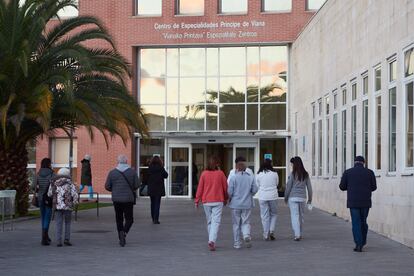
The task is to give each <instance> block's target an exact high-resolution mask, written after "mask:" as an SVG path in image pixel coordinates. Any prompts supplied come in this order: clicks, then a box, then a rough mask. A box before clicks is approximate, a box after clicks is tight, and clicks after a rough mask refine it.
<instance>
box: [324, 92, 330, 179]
mask: <svg viewBox="0 0 414 276" xmlns="http://www.w3.org/2000/svg"><path fill="white" fill-rule="evenodd" d="M329 108H330V106H329V96H326V97H325V143H324V148H325V172H326V175H329V172H330V171H329V164H330V163H329V161H330V160H329V149H330V128H329V122H330V121H329V111H330V110H329Z"/></svg>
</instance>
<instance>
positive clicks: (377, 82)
mask: <svg viewBox="0 0 414 276" xmlns="http://www.w3.org/2000/svg"><path fill="white" fill-rule="evenodd" d="M374 73H375V91H380V90H381V67H378V68H375V70H374Z"/></svg>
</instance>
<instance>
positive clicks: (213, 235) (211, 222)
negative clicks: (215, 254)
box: [203, 202, 223, 243]
mask: <svg viewBox="0 0 414 276" xmlns="http://www.w3.org/2000/svg"><path fill="white" fill-rule="evenodd" d="M203 207H204V212H205V213H206V220H207V232H208V241H209V242H211V241H212V242H214V243H216V241H217V234H218V231H219V228H220V223H221V214H222V212H223V202H213V203H207V204H204V205H203Z"/></svg>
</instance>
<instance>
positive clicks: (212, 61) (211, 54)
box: [207, 48, 219, 77]
mask: <svg viewBox="0 0 414 276" xmlns="http://www.w3.org/2000/svg"><path fill="white" fill-rule="evenodd" d="M218 51H219V49H218V48H207V76H215V77H217V76H218V75H219V71H218V68H219V55H218Z"/></svg>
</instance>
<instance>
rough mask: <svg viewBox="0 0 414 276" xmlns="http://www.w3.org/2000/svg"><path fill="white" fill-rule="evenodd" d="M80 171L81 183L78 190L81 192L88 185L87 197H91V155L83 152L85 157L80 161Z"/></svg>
mask: <svg viewBox="0 0 414 276" xmlns="http://www.w3.org/2000/svg"><path fill="white" fill-rule="evenodd" d="M81 163H82V171H81V185H80V189H79V192H80V193H82V191H83V188H85V186H87V187H88V193H89V199H93V188H92V170H91V156H90V155H89V154H85V157H84V158H83V160H82V161H81Z"/></svg>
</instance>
